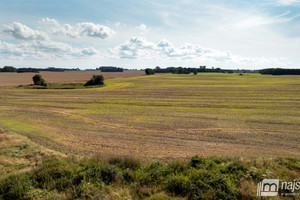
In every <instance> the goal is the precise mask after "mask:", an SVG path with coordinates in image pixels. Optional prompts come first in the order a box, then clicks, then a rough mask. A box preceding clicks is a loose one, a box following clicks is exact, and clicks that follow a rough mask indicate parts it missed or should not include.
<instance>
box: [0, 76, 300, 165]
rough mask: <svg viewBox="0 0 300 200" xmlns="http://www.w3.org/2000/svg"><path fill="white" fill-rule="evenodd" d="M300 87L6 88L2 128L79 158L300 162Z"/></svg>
mask: <svg viewBox="0 0 300 200" xmlns="http://www.w3.org/2000/svg"><path fill="white" fill-rule="evenodd" d="M299 82H300V76H262V75H259V74H245V75H243V76H239V75H238V74H214V73H201V74H198V75H197V76H195V75H173V74H163V75H153V76H140V77H130V78H115V79H108V80H106V81H105V84H106V86H105V87H98V88H78V89H75V90H66V89H54V88H59V87H57V86H55V85H53V89H51V88H49V89H47V90H37V89H33V88H28V89H24V88H8V89H7V88H2V89H0V105H1V106H0V124H2V125H3V126H4V127H5V128H7V130H9V131H11V132H15V133H18V134H21V135H24V136H27V137H29V138H30V139H32V140H33V141H35V142H37V143H40V144H43V145H45V146H46V147H48V148H51V149H55V150H58V151H63V152H71V153H76V154H79V155H89V156H90V155H97V154H101V155H102V156H114V155H116V154H117V155H120V156H123V155H124V156H128V155H133V156H135V157H138V158H141V159H149V160H151V159H164V160H170V159H174V158H188V157H191V156H193V155H194V154H199V155H201V156H230V157H235V156H241V157H245V158H256V157H260V156H264V157H266V158H276V157H280V156H291V157H293V156H299V155H300V153H299V152H300V151H299V150H300V130H299V125H300V88H299ZM58 85H60V86H63V87H64V86H66V85H68V84H58ZM75 85H76V84H75ZM63 87H62V88H63ZM70 87H73V86H72V84H71V86H70Z"/></svg>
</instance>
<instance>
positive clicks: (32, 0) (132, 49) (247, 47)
mask: <svg viewBox="0 0 300 200" xmlns="http://www.w3.org/2000/svg"><path fill="white" fill-rule="evenodd" d="M299 52H300V0H261V1H257V0H252V1H246V0H245V1H237V0H236V1H229V0H227V1H226V0H219V1H215V0H210V1H208V0H207V1H205V0H181V1H175V0H164V1H159V0H151V1H150V0H141V1H133V0H127V1H121V0H115V1H114V0H85V1H79V0H64V1H57V0H43V1H40V0H1V1H0V66H5V65H13V66H16V67H43V66H53V67H80V68H95V67H98V66H101V65H115V66H121V67H127V68H145V67H155V66H161V67H168V66H190V67H198V66H199V65H206V66H208V67H212V66H214V67H221V68H239V69H242V68H245V69H246V68H247V69H258V68H266V67H286V68H299V67H300V56H299Z"/></svg>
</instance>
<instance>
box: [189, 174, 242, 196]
mask: <svg viewBox="0 0 300 200" xmlns="http://www.w3.org/2000/svg"><path fill="white" fill-rule="evenodd" d="M189 184H190V187H189V197H190V198H191V199H236V196H237V192H236V191H235V190H234V188H232V187H231V186H230V184H229V183H228V182H227V180H226V179H225V177H224V176H223V175H222V174H221V173H219V172H213V171H207V170H202V169H201V170H196V171H193V172H192V173H190V183H189Z"/></svg>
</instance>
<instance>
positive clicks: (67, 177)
mask: <svg viewBox="0 0 300 200" xmlns="http://www.w3.org/2000/svg"><path fill="white" fill-rule="evenodd" d="M74 169H76V166H75V167H74V165H73V164H72V163H71V162H63V161H59V160H49V161H47V162H46V163H45V164H43V165H42V166H41V167H40V168H38V169H36V170H34V171H33V175H32V178H33V180H34V185H35V186H37V187H40V188H44V189H50V190H54V189H57V190H59V191H63V190H65V189H66V188H67V187H69V186H71V185H72V180H73V175H74V171H75V170H74Z"/></svg>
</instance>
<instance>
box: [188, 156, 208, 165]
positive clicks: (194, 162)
mask: <svg viewBox="0 0 300 200" xmlns="http://www.w3.org/2000/svg"><path fill="white" fill-rule="evenodd" d="M200 165H202V166H204V165H206V159H205V158H202V157H199V156H193V157H192V158H191V161H190V166H191V167H194V168H197V167H199V166H200Z"/></svg>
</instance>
